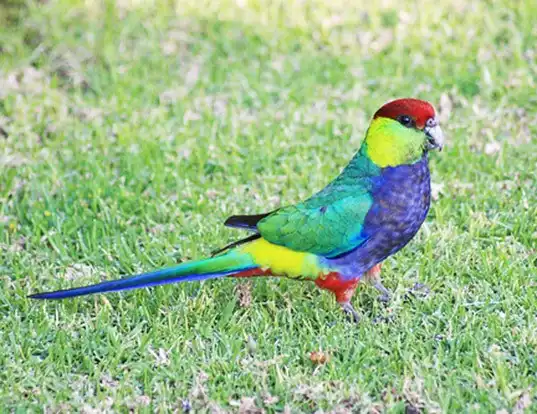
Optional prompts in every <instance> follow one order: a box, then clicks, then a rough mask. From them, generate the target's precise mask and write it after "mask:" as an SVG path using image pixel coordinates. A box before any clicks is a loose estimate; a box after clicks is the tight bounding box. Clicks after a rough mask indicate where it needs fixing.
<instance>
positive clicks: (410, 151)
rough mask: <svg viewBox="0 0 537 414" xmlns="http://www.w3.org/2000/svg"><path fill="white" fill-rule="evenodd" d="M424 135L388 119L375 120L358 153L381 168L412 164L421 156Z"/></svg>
mask: <svg viewBox="0 0 537 414" xmlns="http://www.w3.org/2000/svg"><path fill="white" fill-rule="evenodd" d="M424 145H425V134H424V133H423V132H422V131H419V130H416V129H412V128H407V127H405V126H403V125H401V124H400V123H399V122H397V121H395V120H393V119H390V118H376V119H374V120H373V121H372V122H371V125H370V126H369V129H368V130H367V133H366V136H365V140H364V143H363V144H362V148H361V149H360V152H362V151H363V152H364V153H365V154H366V155H367V156H368V157H369V158H370V159H371V160H372V161H373V162H374V163H375V164H376V165H378V166H379V167H381V168H384V167H395V166H398V165H403V164H414V163H415V162H417V161H419V160H420V159H421V158H422V156H423V151H424Z"/></svg>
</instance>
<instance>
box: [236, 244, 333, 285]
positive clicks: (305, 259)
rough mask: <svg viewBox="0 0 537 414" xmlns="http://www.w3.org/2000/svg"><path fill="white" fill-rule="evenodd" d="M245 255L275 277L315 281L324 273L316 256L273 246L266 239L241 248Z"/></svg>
mask: <svg viewBox="0 0 537 414" xmlns="http://www.w3.org/2000/svg"><path fill="white" fill-rule="evenodd" d="M238 250H240V251H241V252H243V253H248V254H250V256H252V258H253V259H254V261H255V263H257V264H258V265H259V267H261V268H262V269H270V270H271V271H272V273H273V274H274V275H277V276H287V277H289V278H293V279H301V278H312V279H315V278H317V276H319V275H320V274H321V273H325V272H327V270H325V271H323V270H322V269H321V268H320V267H319V264H318V258H317V256H315V255H314V254H311V253H304V252H296V251H294V250H291V249H288V248H287V247H283V246H278V245H276V244H272V243H270V242H268V241H266V240H265V239H258V240H256V241H253V242H251V243H248V244H247V245H245V246H243V247H240V248H239V249H238Z"/></svg>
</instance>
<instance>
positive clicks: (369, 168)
mask: <svg viewBox="0 0 537 414" xmlns="http://www.w3.org/2000/svg"><path fill="white" fill-rule="evenodd" d="M378 174H379V169H378V167H376V166H375V165H374V164H373V163H372V162H371V161H370V160H369V159H368V158H364V156H363V155H362V154H360V153H358V154H357V155H356V156H355V157H354V159H353V160H352V161H351V163H350V164H349V165H348V166H347V168H345V170H343V172H342V173H341V175H340V176H339V177H338V178H336V180H334V181H333V182H332V183H331V184H329V185H328V186H327V187H326V188H325V189H323V190H322V191H320V192H319V193H317V194H315V195H314V196H313V197H311V198H310V199H308V200H306V201H304V202H302V203H299V204H297V205H294V206H289V207H284V208H281V209H279V210H277V211H275V212H273V213H272V214H269V215H267V216H266V217H264V218H262V219H261V220H259V222H257V230H258V231H259V233H260V234H261V236H262V237H263V238H265V239H266V240H268V241H269V242H271V243H274V244H278V245H280V246H285V247H288V248H290V249H293V250H297V251H303V252H309V253H314V254H317V255H321V256H327V257H333V256H337V255H339V254H342V253H344V252H346V251H349V250H352V249H354V248H355V247H357V246H359V245H360V244H362V243H363V242H364V241H365V239H364V236H363V234H362V225H363V222H364V219H365V216H366V214H367V212H368V211H369V209H370V208H371V205H372V204H373V198H372V196H371V188H372V182H373V181H372V178H373V177H374V176H377V175H378Z"/></svg>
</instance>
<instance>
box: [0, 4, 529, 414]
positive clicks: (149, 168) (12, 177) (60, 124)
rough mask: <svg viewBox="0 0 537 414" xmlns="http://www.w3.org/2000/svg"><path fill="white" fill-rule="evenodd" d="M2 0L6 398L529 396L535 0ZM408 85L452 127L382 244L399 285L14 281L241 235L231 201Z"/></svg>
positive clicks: (362, 404)
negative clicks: (339, 295) (347, 302)
mask: <svg viewBox="0 0 537 414" xmlns="http://www.w3.org/2000/svg"><path fill="white" fill-rule="evenodd" d="M11 2H12V3H13V4H12V5H11V6H9V9H6V6H5V5H4V6H0V7H3V8H2V9H0V10H2V12H1V13H0V19H2V23H1V24H0V127H1V128H0V166H1V172H0V174H1V179H0V200H1V204H0V227H1V229H2V231H1V236H0V237H1V239H0V247H1V248H0V255H1V263H0V341H1V343H2V346H1V347H0V366H1V367H2V368H1V369H0V411H2V412H3V411H11V412H25V411H28V410H31V411H35V412H39V411H42V408H43V407H46V412H65V411H84V412H87V413H90V412H101V411H106V410H108V411H119V412H127V411H129V410H134V411H146V412H152V411H156V410H159V411H161V412H165V411H172V410H178V411H179V412H181V411H183V410H184V411H188V409H189V408H190V409H191V410H192V411H195V412H204V411H212V412H216V413H221V412H224V411H231V412H237V411H239V412H241V413H257V412H261V411H262V410H264V411H265V412H269V413H270V412H285V413H290V412H293V413H294V412H313V411H316V410H324V411H333V412H339V413H345V412H359V411H362V410H364V411H369V412H394V413H398V412H405V411H406V412H407V413H416V412H420V411H424V412H495V411H496V410H500V412H504V413H506V412H523V411H524V410H527V411H535V410H537V380H536V373H537V300H536V294H537V258H536V257H537V250H536V249H537V224H536V221H537V219H536V217H537V175H536V171H537V139H536V138H535V135H536V133H537V97H536V96H537V95H536V92H535V91H536V82H537V46H536V45H537V29H536V28H535V21H537V6H535V4H534V1H532V0H520V1H511V0H497V1H494V0H490V1H472V2H468V1H464V0H435V1H422V2H419V3H417V2H416V3H411V2H407V4H406V5H402V4H401V2H399V1H396V0H385V1H382V2H373V1H370V2H362V1H357V0H356V1H352V2H351V1H343V0H334V1H324V2H323V1H320V0H314V1H311V2H307V1H300V0H273V1H271V0H236V1H232V0H221V1H209V0H197V1H194V0H181V1H174V0H137V1H135V0H131V1H129V0H118V1H117V2H109V1H97V0H95V1H91V0H86V1H83V0H48V1H41V2H39V1H37V2H35V3H32V2H30V3H27V5H24V6H23V5H20V4H19V5H17V4H16V2H15V1H13V0H11ZM403 96H413V97H419V98H422V99H426V100H429V101H431V102H433V103H434V104H435V106H436V107H437V109H438V110H439V112H440V117H441V121H442V126H443V129H444V133H445V134H446V135H447V147H446V148H445V150H444V151H443V152H441V153H435V154H433V155H432V156H431V170H432V181H433V183H434V202H433V206H432V208H431V212H430V214H429V217H428V219H427V222H426V224H425V225H424V226H423V228H422V230H421V231H420V232H419V234H418V236H417V237H416V238H415V240H414V241H413V242H412V243H411V244H410V245H409V246H407V248H405V249H404V250H403V251H402V252H400V253H399V254H397V255H396V256H395V257H393V258H390V259H389V260H387V262H386V264H385V267H384V268H383V272H384V280H385V285H386V286H387V287H388V288H389V289H391V290H392V291H393V292H394V297H393V299H392V301H391V302H390V303H389V304H388V305H383V304H382V303H381V302H379V301H378V300H377V297H378V293H377V292H376V291H375V290H374V289H372V288H370V287H368V286H362V287H361V289H359V291H358V292H357V294H356V295H355V298H354V304H355V306H356V308H357V309H359V311H360V313H361V314H362V321H361V323H360V324H359V325H354V324H353V323H351V322H350V321H348V320H347V319H346V318H345V317H344V315H343V314H342V313H341V312H340V310H339V308H338V306H337V304H336V303H335V302H334V300H333V298H332V296H331V295H330V294H328V293H326V292H321V291H318V290H317V289H316V288H315V286H314V285H312V284H307V283H296V282H295V283H293V282H291V281H287V280H280V279H263V278H262V279H258V280H255V281H253V282H251V283H250V282H247V281H237V280H232V279H221V280H213V281H207V282H205V283H201V284H196V283H194V284H185V285H170V286H164V287H158V288H153V289H142V290H138V291H131V292H126V293H122V294H109V295H100V296H93V297H86V298H77V299H74V300H68V301H64V302H46V303H44V302H36V301H31V300H29V299H27V297H26V296H27V295H28V294H30V293H33V292H36V291H40V290H50V289H58V288H67V287H71V286H75V285H76V286H80V285H84V284H89V283H92V282H97V281H99V280H102V279H110V278H116V277H119V276H121V275H125V274H130V273H134V272H140V271H146V270H151V269H154V268H158V267H163V266H169V265H172V264H174V263H177V262H179V261H184V260H188V259H191V258H201V257H203V256H206V255H208V254H209V253H210V252H211V251H212V250H214V249H216V248H218V247H221V246H222V245H224V244H225V243H228V242H230V241H233V240H236V239H237V238H239V237H241V236H244V235H245V233H244V232H242V231H240V230H232V229H227V228H224V227H223V226H222V222H223V221H224V220H225V218H226V217H228V216H229V215H232V214H237V213H261V212H265V211H269V210H271V209H273V208H276V207H277V206H281V205H285V204H289V203H294V202H296V201H299V200H301V199H303V198H305V197H307V196H308V195H310V194H312V193H313V192H315V191H317V190H319V189H321V188H322V187H323V186H324V185H325V184H327V183H328V182H329V180H331V179H332V178H333V177H334V176H335V175H336V174H338V172H339V171H340V169H341V168H342V167H343V166H345V164H346V163H347V162H348V160H349V159H350V157H351V156H352V155H353V153H354V152H355V151H356V150H357V149H358V147H359V145H360V142H361V139H362V137H363V135H364V132H365V130H366V128H367V125H368V123H369V119H370V117H371V116H372V114H373V113H374V111H375V110H376V109H377V108H378V107H379V106H380V105H382V104H383V103H384V102H386V101H387V100H389V99H392V98H394V97H403ZM415 283H424V284H426V285H428V286H429V288H430V289H431V293H430V295H428V296H426V297H422V296H409V295H408V294H407V291H408V289H409V288H411V287H412V286H413V285H414V284H415ZM312 352H318V353H323V355H325V357H326V361H319V360H318V359H317V360H315V361H312V358H311V353H312ZM317 355H319V354H317ZM321 359H322V358H321ZM94 410H95V411H94ZM501 410H503V411H501Z"/></svg>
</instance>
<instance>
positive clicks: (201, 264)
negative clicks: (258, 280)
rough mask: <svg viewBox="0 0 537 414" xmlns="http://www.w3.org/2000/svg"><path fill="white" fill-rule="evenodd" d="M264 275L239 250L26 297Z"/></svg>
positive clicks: (57, 297)
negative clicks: (165, 267)
mask: <svg viewBox="0 0 537 414" xmlns="http://www.w3.org/2000/svg"><path fill="white" fill-rule="evenodd" d="M265 273H266V272H265V271H263V270H262V269H260V268H259V267H258V266H257V265H256V264H255V262H254V261H253V259H252V257H251V255H249V254H247V253H242V252H241V251H239V250H231V251H229V252H228V253H226V254H223V255H221V256H216V257H211V258H209V259H204V260H199V261H194V262H188V263H182V264H180V265H177V266H174V267H170V268H167V269H162V270H157V271H155V272H150V273H143V274H140V275H135V276H129V277H126V278H123V279H117V280H110V281H107V282H101V283H97V284H95V285H91V286H85V287H79V288H72V289H66V290H57V291H55V292H44V293H36V294H34V295H30V296H29V297H30V298H32V299H65V298H72V297H75V296H82V295H91V294H93V293H105V292H118V291H120V290H130V289H138V288H142V287H149V286H158V285H165V284H168V283H180V282H191V281H201V280H207V279H215V278H218V277H223V276H236V277H241V276H242V277H246V276H255V275H263V274H265Z"/></svg>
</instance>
